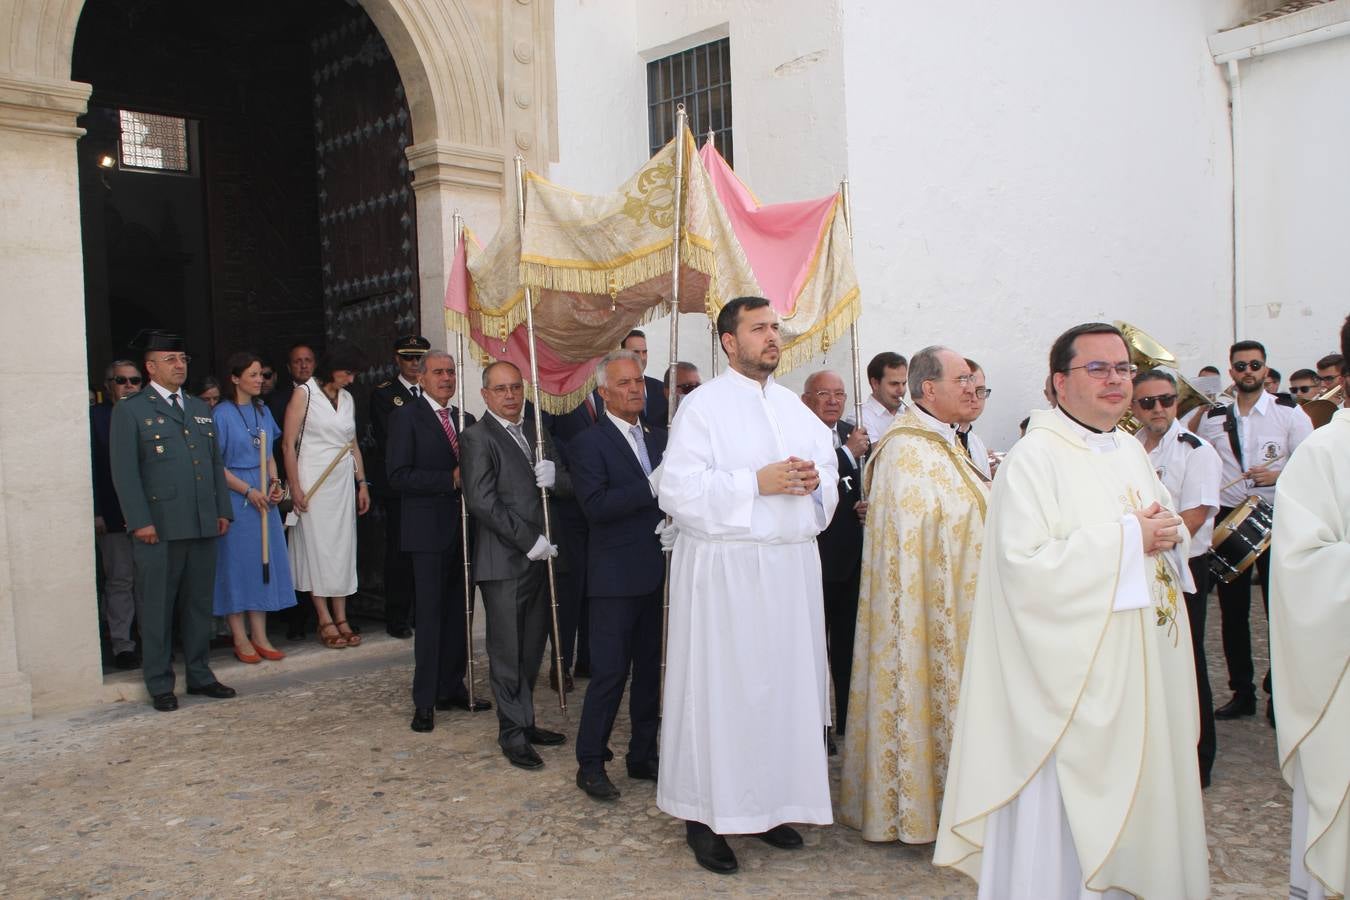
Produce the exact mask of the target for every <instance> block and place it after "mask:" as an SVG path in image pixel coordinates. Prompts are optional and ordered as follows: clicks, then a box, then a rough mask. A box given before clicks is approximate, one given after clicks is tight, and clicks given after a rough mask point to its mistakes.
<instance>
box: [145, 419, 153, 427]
mask: <svg viewBox="0 0 1350 900" xmlns="http://www.w3.org/2000/svg"><path fill="white" fill-rule="evenodd" d="M145 424H146V426H147V427H148V426H150V425H153V424H155V420H154V419H146V420H145Z"/></svg>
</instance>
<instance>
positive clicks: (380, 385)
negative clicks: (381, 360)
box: [375, 381, 393, 391]
mask: <svg viewBox="0 0 1350 900" xmlns="http://www.w3.org/2000/svg"><path fill="white" fill-rule="evenodd" d="M391 384H393V382H392V381H381V382H380V383H379V384H377V385H375V390H377V391H378V390H379V389H380V388H387V387H389V385H391Z"/></svg>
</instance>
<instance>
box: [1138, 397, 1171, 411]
mask: <svg viewBox="0 0 1350 900" xmlns="http://www.w3.org/2000/svg"><path fill="white" fill-rule="evenodd" d="M1134 402H1135V403H1138V404H1139V406H1140V408H1141V409H1149V410H1151V409H1153V407H1155V406H1157V405H1158V404H1159V403H1161V404H1162V408H1163V409H1171V408H1172V404H1173V403H1176V402H1177V395H1176V394H1158V395H1157V396H1156V397H1137V398H1135V401H1134Z"/></svg>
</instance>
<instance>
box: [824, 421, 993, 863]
mask: <svg viewBox="0 0 1350 900" xmlns="http://www.w3.org/2000/svg"><path fill="white" fill-rule="evenodd" d="M953 436H954V435H953V432H952V429H951V428H950V427H948V426H946V425H945V424H944V423H942V422H940V421H938V420H937V419H934V418H932V417H930V416H928V415H926V414H924V413H922V412H920V411H917V410H915V409H909V410H906V411H905V412H902V413H900V414H899V415H897V416H896V417H895V419H894V420H893V421H892V422H891V426H890V428H889V429H888V430H887V432H886V434H885V435H884V436H883V437H882V439H881V441H880V442H879V443H878V444H877V446H876V448H875V449H874V450H873V451H872V455H871V459H870V461H869V462H868V464H867V484H868V492H867V493H868V507H867V529H866V533H865V535H864V537H863V557H862V558H863V565H862V584H861V588H860V589H859V592H858V624H857V630H856V632H855V635H854V644H853V677H852V679H851V680H850V682H849V701H848V703H849V711H848V723H849V727H848V731H847V732H846V733H845V736H844V767H843V777H842V779H841V782H840V786H841V794H840V807H839V820H840V821H841V822H843V823H844V824H845V825H848V826H850V827H852V828H857V829H859V830H860V831H862V835H863V837H864V838H865V839H867V840H869V841H905V842H906V843H912V844H926V843H929V842H930V841H932V840H933V839H934V838H936V837H937V827H938V811H939V809H940V808H941V804H942V785H943V781H944V779H945V777H946V774H947V755H948V751H949V750H950V748H951V740H952V734H951V730H952V726H953V725H954V724H955V722H956V700H957V695H958V692H959V690H960V687H961V668H962V664H963V663H964V660H965V648H966V637H967V635H968V634H969V632H970V611H971V607H972V606H973V604H974V602H975V582H976V577H977V575H978V574H979V566H980V544H981V543H982V540H983V536H984V512H985V504H986V501H987V499H988V488H987V487H986V486H985V482H984V480H983V478H982V476H981V473H980V472H979V471H978V470H977V469H976V468H975V466H974V465H972V463H971V461H970V460H969V459H968V458H967V457H966V455H965V452H964V451H962V449H961V448H960V447H959V446H957V445H956V444H955V442H954V440H953Z"/></svg>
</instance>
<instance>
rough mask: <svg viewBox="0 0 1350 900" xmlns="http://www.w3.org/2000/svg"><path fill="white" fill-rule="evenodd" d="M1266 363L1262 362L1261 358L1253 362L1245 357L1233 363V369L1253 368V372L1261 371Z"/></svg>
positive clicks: (1236, 370) (1237, 370) (1242, 370)
mask: <svg viewBox="0 0 1350 900" xmlns="http://www.w3.org/2000/svg"><path fill="white" fill-rule="evenodd" d="M1265 365H1266V364H1265V363H1263V362H1261V360H1259V359H1254V360H1252V361H1251V362H1248V361H1247V360H1245V359H1243V360H1238V361H1237V362H1235V363H1233V371H1234V372H1245V371H1247V370H1248V369H1251V370H1252V371H1253V372H1260V371H1261V370H1262V369H1263V368H1265Z"/></svg>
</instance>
